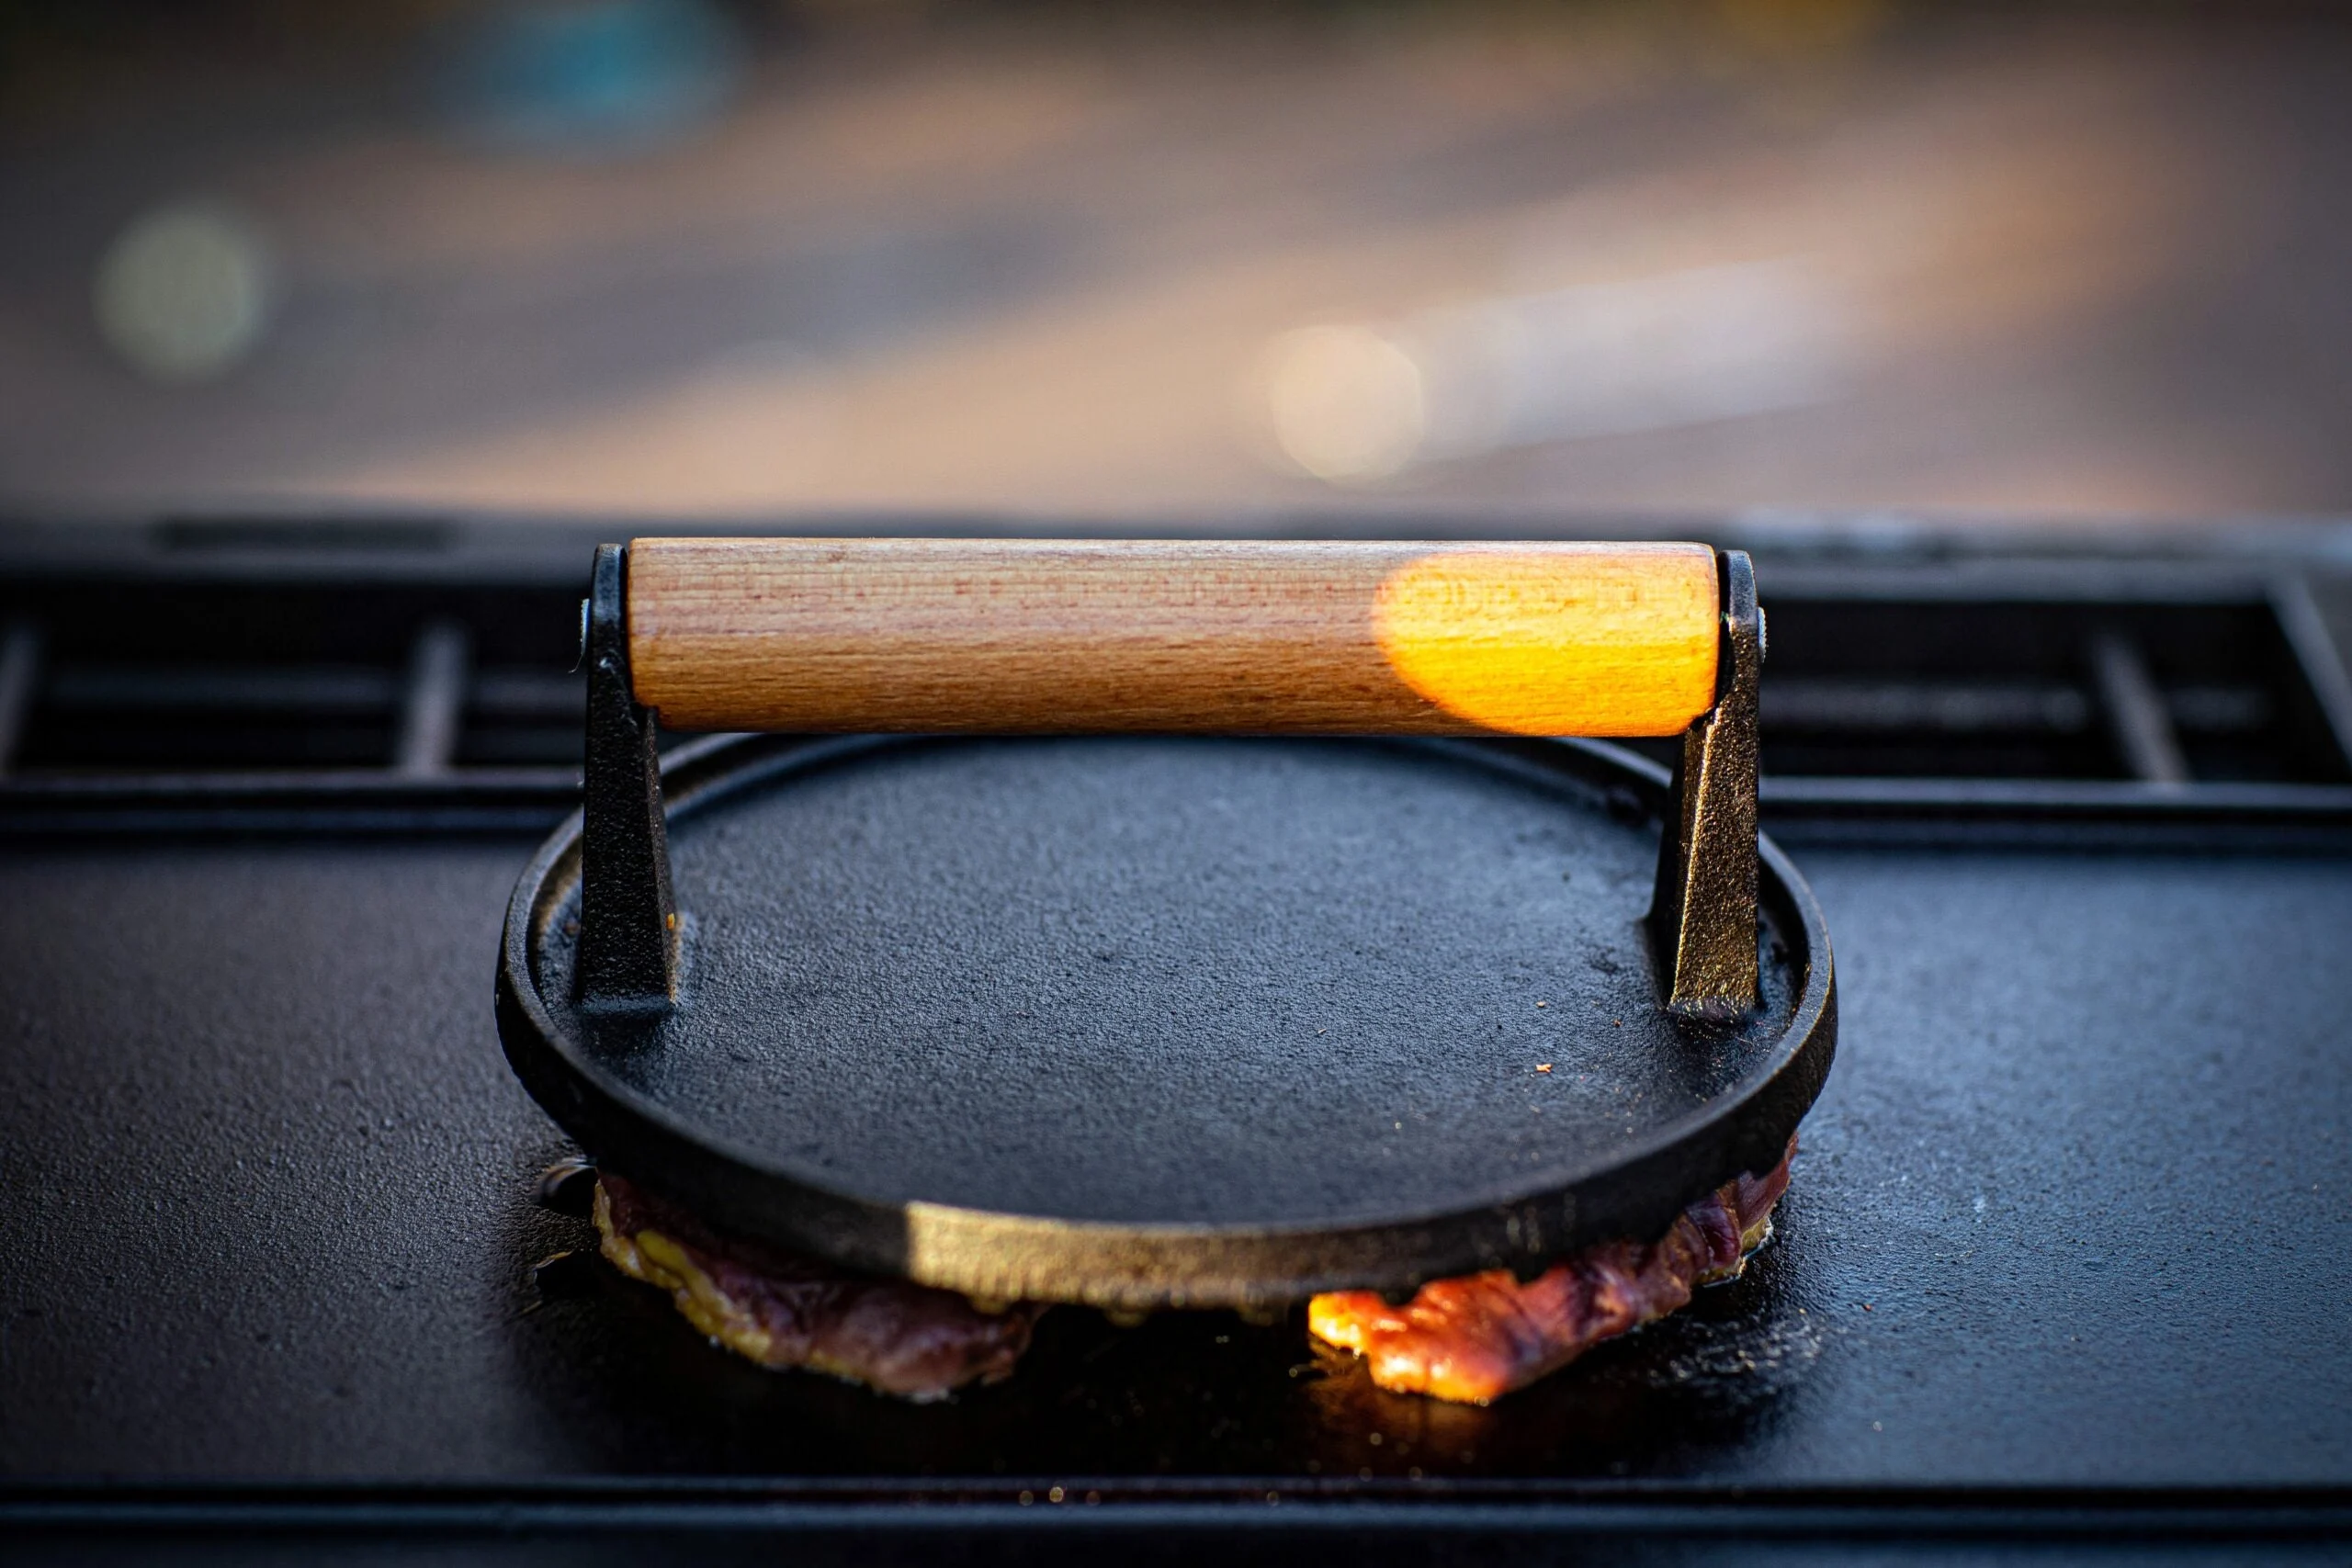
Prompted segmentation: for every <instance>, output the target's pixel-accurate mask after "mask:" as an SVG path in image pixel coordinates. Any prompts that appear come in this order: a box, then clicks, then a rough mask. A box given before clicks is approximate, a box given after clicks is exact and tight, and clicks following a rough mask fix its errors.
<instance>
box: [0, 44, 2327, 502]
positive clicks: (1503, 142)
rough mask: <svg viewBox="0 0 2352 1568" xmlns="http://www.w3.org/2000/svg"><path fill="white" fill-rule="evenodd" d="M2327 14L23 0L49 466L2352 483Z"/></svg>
mask: <svg viewBox="0 0 2352 1568" xmlns="http://www.w3.org/2000/svg"><path fill="white" fill-rule="evenodd" d="M2347 416H2352V24H2347V21H2346V19H2345V17H2344V16H2343V14H2342V9H2341V8H2340V7H2315V6H2248V5H2238V6H2154V5H2121V4H2118V5H2109V6H2096V5H2087V4H2086V5H2075V6H1953V5H1927V4H1911V5H1905V4H1898V3H1895V0H1664V3H1659V4H1649V5H1635V4H1629V3H1605V0H1589V3H1583V4H1572V3H1559V4H1539V3H1535V0H1508V3H1507V0H1495V3H1477V0H1464V3H1460V4H1451V5H1439V4H1428V3H1413V0H1387V3H1381V4H1373V3H1362V4H1340V3H1337V0H1334V3H1330V4H1290V5H1257V6H1250V5H1240V4H1232V5H1192V6H1182V5H1157V6H1154V5H1144V4H1118V3H1104V4H1092V5H1081V4H1076V3H1069V4H1044V3H1035V4H1015V3H1010V0H1001V3H992V4H991V3H981V0H961V3H958V0H931V3H925V0H741V3H736V4H725V3H721V0H405V3H377V4H372V5H364V6H363V5H352V6H308V7H306V6H294V5H290V4H285V3H282V0H254V3H242V4H241V3H228V0H216V3H211V4H181V5H170V4H163V3H160V0H155V3H147V4H139V3H131V0H84V3H80V4H65V3H62V0H56V3H43V0H14V3H13V4H10V5H8V6H6V7H5V8H0V500H5V501H6V503H7V504H8V505H10V506H11V507H12V508H15V509H17V510H38V511H44V512H48V513H75V512H81V511H88V512H113V513H119V512H123V511H130V510H139V509H148V508H154V507H172V508H187V507H236V506H249V505H259V506H286V505H293V504H296V503H298V502H314V501H319V500H325V501H329V502H336V503H338V504H340V505H343V506H345V507H348V508H353V509H356V510H362V511H364V510H366V509H368V508H379V509H380V508H382V507H386V506H390V505H394V504H398V505H400V506H401V507H403V508H405V507H409V506H425V507H454V508H466V509H494V510H524V511H565V512H573V513H578V512H596V513H634V514H639V515H642V514H646V513H669V514H700V515H710V516H734V517H742V516H756V515H761V514H769V513H781V512H786V511H792V510H798V509H809V508H820V509H829V510H830V509H843V508H848V509H877V510H889V509H907V508H922V509H949V510H956V511H980V512H1003V513H1022V514H1028V515H1044V516H1069V517H1080V516H1100V517H1113V518H1116V517H1141V516H1147V515H1148V516H1159V517H1167V516H1182V515H1193V516H1204V515H1212V514H1213V515H1215V516H1216V517H1218V518H1220V519H1222V520H1224V521H1225V522H1226V523H1227V525H1232V526H1237V527H1242V528H1246V527H1248V526H1249V521H1248V520H1249V518H1250V516H1252V515H1261V516H1265V517H1270V518H1271V517H1273V516H1276V515H1280V514H1293V513H1298V512H1300V511H1302V510H1304V511H1314V510H1317V509H1332V508H1349V509H1364V508H1373V509H1380V508H1399V509H1407V510H1419V509H1426V508H1431V507H1436V506H1443V507H1446V508H1449V509H1466V510H1471V511H1476V510H1478V509H1481V508H1493V509H1497V510H1499V511H1509V512H1524V511H1527V510H1531V509H1542V510H1544V511H1558V510H1567V511H1578V512H1595V511H1606V512H1614V513H1624V514H1633V515H1644V514H1660V515H1666V514H1677V513H1695V512H1707V513H1736V514H1740V515H1744V516H1757V517H1769V516H1770V514H1771V513H1774V512H1776V511H1779V510H1784V509H1785V510H1790V511H1795V512H1806V511H1819V510H1836V511H1843V512H1865V513H1867V512H1871V511H1875V510H1890V511H1904V512H1934V513H1951V514H1964V515H1985V516H1993V517H2010V518H2018V519H2020V520H2034V521H2044V520H2049V519H2052V518H2104V517H2134V518H2140V519H2158V520H2163V519H2191V518H2205V519H2210V518H2213V517H2216V516H2234V515H2240V514H2256V513H2259V514H2267V515H2278V514H2288V515H2316V514H2325V513H2345V512H2347V511H2352V440H2347V438H2346V437H2347V433H2352V420H2348V419H2347Z"/></svg>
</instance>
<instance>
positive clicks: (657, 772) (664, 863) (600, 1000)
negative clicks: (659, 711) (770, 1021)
mask: <svg viewBox="0 0 2352 1568" xmlns="http://www.w3.org/2000/svg"><path fill="white" fill-rule="evenodd" d="M627 593H628V547H627V546H626V545H599V546H597V547H596V574H595V577H594V582H593V585H592V587H591V589H590V591H589V595H588V606H587V608H588V615H587V626H586V639H587V647H586V649H585V658H586V661H587V665H588V754H587V758H586V770H585V772H584V773H583V774H582V780H581V833H580V960H579V971H578V973H579V987H580V991H579V994H580V1003H581V1006H582V1008H583V1009H589V1010H598V1011H616V1012H629V1011H652V1012H658V1011H660V1010H663V1009H666V1008H667V1007H669V1006H670V1005H671V1004H672V1003H673V1002H674V1001H675V1000H676V999H677V995H678V911H677V906H676V904H675V902H674V901H673V898H672V897H671V893H670V839H669V833H668V831H667V829H665V827H664V826H663V823H662V762H661V759H660V756H659V754H658V753H657V752H656V751H655V750H654V737H655V730H656V726H655V723H654V717H653V713H652V710H650V708H647V707H645V706H644V705H641V704H640V703H639V702H638V700H637V693H636V690H635V688H634V687H633V686H632V684H631V683H630V680H629V668H628V602H627Z"/></svg>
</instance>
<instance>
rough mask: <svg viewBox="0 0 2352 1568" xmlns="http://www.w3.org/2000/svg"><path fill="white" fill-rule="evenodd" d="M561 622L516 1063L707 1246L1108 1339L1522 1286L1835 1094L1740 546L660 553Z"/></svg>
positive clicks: (517, 901)
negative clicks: (1139, 1312)
mask: <svg viewBox="0 0 2352 1568" xmlns="http://www.w3.org/2000/svg"><path fill="white" fill-rule="evenodd" d="M584 610H585V615H586V626H585V628H584V636H585V640H586V653H587V658H588V661H589V671H590V687H589V697H588V717H587V724H588V734H587V744H588V751H587V759H588V760H587V774H586V790H585V797H584V803H583V809H582V813H581V814H580V815H579V816H576V817H574V818H572V819H571V821H569V822H568V823H567V824H566V825H565V826H564V827H562V828H561V829H559V830H558V831H557V832H556V834H555V835H554V836H553V837H552V838H551V839H549V840H548V842H547V843H546V844H545V845H544V846H543V847H542V849H541V850H540V852H539V853H538V854H537V857H536V859H535V860H534V861H533V863H531V865H530V867H529V868H528V869H527V870H526V873H525V874H524V876H523V878H522V881H521V883H520V884H519V886H517V887H516V889H515V896H514V899H513V901H512V903H511V904H510V906H509V908H508V912H507V919H506V927H505V933H504V940H503V953H502V959H501V963H500V966H499V974H498V1016H499V1024H500V1033H501V1037H502V1039H503V1043H504V1045H505V1049H506V1053H507V1056H508V1059H509V1061H510V1062H511V1063H512V1064H513V1066H514V1068H515V1072H516V1073H517V1074H518V1075H519V1076H520V1077H521V1078H522V1080H523V1082H524V1084H525V1085H526V1087H527V1088H528V1089H529V1090H530V1092H531V1093H532V1094H533V1095H534V1096H535V1097H536V1098H537V1100H539V1102H540V1103H541V1104H542V1105H543V1106H544V1107H545V1108H546V1109H547V1110H548V1111H549V1112H550V1113H551V1114H552V1115H553V1116H554V1117H555V1118H556V1120H557V1121H558V1122H560V1123H561V1124H562V1125H563V1126H564V1127H565V1129H566V1130H567V1131H568V1132H570V1133H571V1134H572V1135H573V1136H574V1137H576V1138H577V1139H578V1140H579V1141H580V1142H581V1144H582V1145H583V1146H584V1147H585V1148H586V1149H588V1150H589V1151H590V1152H591V1153H592V1154H593V1155H594V1156H595V1157H597V1158H598V1159H599V1160H600V1161H602V1162H604V1163H605V1164H606V1165H607V1166H609V1167H610V1168H614V1169H616V1170H620V1171H623V1172H625V1173H627V1174H628V1175H630V1176H632V1177H634V1178H636V1179H639V1181H641V1182H644V1183H646V1184H648V1185H650V1186H652V1187H654V1188H655V1189H656V1190H661V1191H662V1192H664V1193H666V1194H668V1195H669V1196H671V1197H673V1198H674V1199H676V1200H677V1201H681V1202H684V1203H685V1204H687V1205H689V1206H691V1207H692V1208H693V1209H695V1211H696V1212H698V1213H703V1214H705V1215H707V1217H709V1218H710V1219H711V1220H713V1221H714V1222H716V1223H718V1224H721V1225H723V1226H726V1227H729V1228H731V1229H735V1230H737V1231H740V1232H741V1233H744V1234H749V1235H759V1236H763V1237H766V1238H769V1239H772V1240H774V1241H775V1242H778V1243H781V1244H783V1245H786V1246H787V1247H793V1248H796V1249H798V1250H801V1251H804V1252H808V1253H812V1254H816V1255H819V1256H821V1257H825V1258H831V1259H833V1260H835V1261H836V1262H839V1263H841V1264H843V1265H846V1266H849V1267H852V1268H855V1269H865V1270H870V1271H874V1272H877V1273H882V1274H889V1275H899V1276H904V1277H907V1278H910V1279H913V1280H920V1281H922V1282H924V1283H927V1284H932V1285H937V1286H942V1287H945V1288H949V1289H954V1290H958V1291H962V1292H967V1293H969V1294H971V1295H973V1296H976V1297H979V1298H983V1299H996V1300H1015V1299H1027V1300H1040V1301H1072V1302H1086V1303H1094V1304H1097V1305H1101V1306H1104V1307H1110V1308H1116V1309H1127V1310H1136V1309H1147V1308H1153V1307H1163V1306H1194V1307H1204V1306H1219V1305H1227V1306H1237V1307H1241V1308H1244V1309H1253V1308H1254V1309H1264V1308H1268V1307H1272V1306H1273V1305H1275V1304H1277V1303H1283V1302H1285V1301H1289V1300H1294V1299H1296V1298H1298V1297H1300V1296H1302V1295H1305V1294H1307V1293H1311V1292H1316V1291H1318V1290H1326V1289H1333V1288H1340V1287H1372V1288H1379V1289H1385V1290H1389V1291H1397V1290H1404V1289H1408V1288H1409V1287H1411V1286H1413V1285H1414V1284H1416V1283H1417V1282H1419V1281H1421V1280H1427V1279H1430V1278H1436V1277H1441V1276H1444V1275H1448V1274H1454V1273H1461V1272H1465V1271H1468V1270H1472V1269H1486V1268H1495V1267H1509V1268H1512V1269H1517V1270H1519V1271H1520V1272H1521V1273H1522V1274H1527V1273H1530V1272H1532V1271H1533V1270H1535V1269H1540V1268H1541V1267H1543V1266H1544V1264H1545V1263H1546V1262H1547V1261H1548V1260H1550V1259H1552V1258H1557V1257H1558V1256H1560V1255H1562V1254H1564V1253H1566V1252H1568V1251H1572V1250H1574V1249H1576V1248H1578V1247H1584V1246H1587V1245H1589V1244H1591V1243H1594V1242H1597V1241H1600V1240H1604V1239H1608V1238H1611V1237H1615V1236H1621V1235H1635V1236H1639V1235H1655V1234H1657V1233H1658V1232H1660V1231H1662V1230H1663V1229H1664V1228H1665V1226H1666V1225H1667V1224H1669V1223H1670V1221H1671V1219H1672V1216H1673V1215H1674V1214H1675V1213H1677V1212H1679V1210H1680V1208H1681V1207H1682V1206H1684V1205H1685V1204H1686V1203H1687V1202H1689V1201H1691V1200H1692V1199H1693V1198H1695V1197H1696V1196H1698V1195H1699V1194H1700V1193H1702V1192H1703V1191H1705V1190H1709V1189H1711V1188H1713V1187H1714V1186H1716V1185H1718V1184H1720V1183H1721V1182H1723V1181H1724V1180H1726V1179H1729V1178H1730V1177H1731V1176H1733V1175H1735V1174H1736V1173H1738V1172H1740V1171H1743V1170H1761V1169H1765V1168H1770V1166H1771V1165H1772V1164H1774V1163H1775V1162H1776V1161H1777V1160H1778V1159H1779V1157H1780V1156H1781V1150H1782V1148H1783V1146H1784V1145H1785V1144H1786V1143H1787V1141H1788V1139H1789V1138H1790V1136H1791V1135H1792V1133H1793V1132H1794V1130H1795V1127H1796V1125H1797V1122H1798V1121H1799V1119H1800V1118H1801V1117H1802V1116H1803V1115H1804V1112H1805V1111H1806V1110H1807V1108H1808V1107H1809V1106H1810V1105H1811V1104H1812V1102H1813V1100H1814V1099H1815V1095H1816V1094H1817V1093H1818V1092H1819V1090H1820V1087H1821V1084H1822V1081H1823V1079H1824V1077H1825V1076H1826V1073H1827V1071H1828V1067H1829V1063H1830V1058H1831V1055H1832V1051H1833V1049H1834V1041H1835V1035H1836V1003H1835V992H1834V986H1833V980H1832V975H1831V964H1830V953H1829V945H1828V939H1827V933H1826V930H1825V929H1824V927H1823V924H1822V919H1821V915H1820V911H1819V909H1818V908H1816V907H1815V903H1814V901H1813V897H1812V895H1811V893H1810V892H1809V890H1808V889H1807V888H1806V887H1805V886H1804V882H1803V880H1802V879H1801V878H1800V877H1799V876H1798V874H1797V873H1796V871H1795V869H1794V868H1793V867H1792V865H1791V864H1790V863H1789V862H1788V861H1787V860H1786V858H1785V857H1783V856H1782V855H1781V852H1779V850H1778V849H1777V848H1776V847H1775V846H1773V845H1772V844H1771V843H1770V840H1763V839H1760V838H1759V837H1758V832H1757V828H1756V768H1757V738H1756V726H1757V682H1758V671H1759V667H1760V665H1761V663H1762V660H1763V654H1764V643H1763V621H1762V617H1761V615H1760V614H1759V612H1758V606H1757V601H1756V590H1755V580H1754V575H1753V571H1752V568H1751V567H1750V564H1749V562H1748V560H1747V557H1746V556H1745V555H1743V554H1740V553H1738V552H1731V553H1727V554H1724V555H1723V556H1721V557H1720V558H1718V557H1717V556H1716V555H1715V554H1714V553H1713V552H1712V551H1709V550H1707V549H1706V548H1704V547H1700V546H1696V545H1608V546H1601V545H1558V544H1509V545H1463V544H1445V545H1413V544H1389V543H1383V544H1365V543H1331V542H1324V543H1306V544H1295V543H1272V542H1268V543H1227V544H1197V543H1162V542H1152V543H1136V542H1126V541H1122V542H1107V543H1069V542H1057V541H959V540H819V539H795V540H695V539H653V540H639V541H637V542H636V543H635V544H634V545H632V546H629V547H619V546H605V547H602V548H601V549H600V550H599V551H598V553H597V557H596V562H595V575H594V590H593V595H592V597H591V599H590V601H589V603H588V604H587V605H586V606H584ZM657 712H658V713H659V715H660V717H661V719H662V721H663V722H665V723H667V724H669V725H670V726H672V727H673V728H688V729H715V730H757V731H768V732H771V733H767V734H761V735H748V736H743V737H741V738H738V739H728V740H721V741H715V742H706V743H701V744H698V745H697V746H696V747H695V748H691V749H688V750H685V751H683V752H681V753H679V754H677V755H673V758H672V759H671V760H670V761H669V763H668V765H667V768H666V770H665V769H664V767H663V766H662V764H660V763H658V762H657V760H656V757H655V752H654V734H655V715H656V713H657ZM882 732H893V733H882ZM1678 732H1679V733H1680V734H1681V736H1682V747H1681V755H1680V761H1679V766H1678V767H1677V768H1675V769H1674V770H1673V773H1672V775H1671V777H1669V776H1668V774H1667V773H1666V772H1665V771H1664V770H1661V769H1658V768H1657V767H1655V766H1653V765H1652V764H1650V763H1648V762H1646V761H1642V760H1641V759H1639V758H1636V757H1634V756H1632V755H1631V754H1629V753H1626V752H1624V751H1623V750H1619V749H1616V748H1612V747H1609V746H1605V745H1600V744H1596V743H1593V742H1590V741H1586V740H1576V739H1554V737H1559V736H1565V735H1583V734H1595V733H1598V734H1610V735H1619V736H1628V735H1671V734H1675V733H1678ZM1080 733H1088V734H1091V738H1090V739H1071V738H1070V737H1071V736H1074V735H1077V734H1080ZM1239 737H1249V738H1248V739H1241V738H1239ZM1301 737H1324V739H1301ZM1461 737H1475V739H1460V738H1461ZM1653 822H1656V823H1662V825H1663V827H1662V830H1659V829H1654V828H1653V827H1652V823H1653ZM1653 831H1659V837H1658V839H1657V840H1652V838H1651V837H1650V835H1651V833H1652V832H1653Z"/></svg>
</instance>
